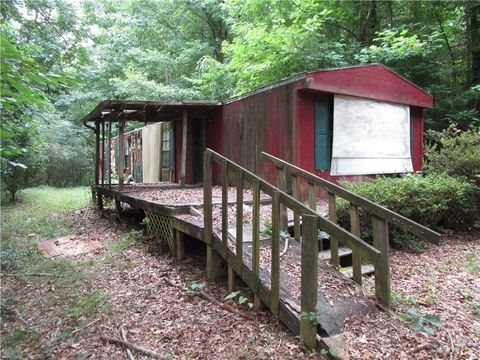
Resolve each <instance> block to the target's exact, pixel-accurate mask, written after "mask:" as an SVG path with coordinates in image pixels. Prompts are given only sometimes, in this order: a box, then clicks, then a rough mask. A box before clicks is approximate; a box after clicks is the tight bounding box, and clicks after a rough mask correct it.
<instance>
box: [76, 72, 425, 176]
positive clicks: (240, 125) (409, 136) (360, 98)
mask: <svg viewBox="0 0 480 360" xmlns="http://www.w3.org/2000/svg"><path fill="white" fill-rule="evenodd" d="M432 105H433V99H432V97H431V96H430V95H429V94H427V93H426V92H424V91H423V90H421V89H420V88H418V87H417V86H416V85H414V84H412V83H411V82H409V81H408V80H406V79H404V78H403V77H401V76H399V75H397V74H396V73H394V72H393V71H392V70H390V69H388V68H387V67H385V66H383V65H380V64H373V65H363V66H354V67H347V68H337V69H326V70H317V71H312V72H306V73H302V74H298V75H295V76H292V77H290V78H288V79H284V80H281V81H278V82H276V83H274V84H271V85H268V86H265V87H262V88H260V89H257V90H255V91H253V92H251V93H248V94H245V95H242V96H239V97H237V98H234V99H231V100H228V101H224V102H220V101H188V102H175V103H172V102H155V101H138V102H137V101H123V100H112V101H104V102H102V103H100V104H99V105H98V106H97V108H96V109H95V110H94V111H92V112H91V113H90V114H89V115H87V116H86V117H85V119H84V122H85V123H88V122H92V121H93V122H95V123H96V125H97V127H98V133H100V132H101V131H100V129H101V128H102V126H101V124H105V122H112V121H113V122H118V121H142V122H145V123H153V122H159V121H161V122H168V123H170V124H169V125H168V127H169V128H170V129H172V132H173V133H172V135H171V140H170V142H171V143H170V145H169V146H170V149H171V152H172V153H171V155H170V158H171V162H173V164H172V166H171V170H172V172H173V174H172V175H173V176H170V177H169V179H172V180H173V182H180V183H182V184H195V183H201V182H202V179H203V175H202V169H203V164H202V162H203V157H202V154H203V152H204V150H205V149H206V148H211V149H213V150H215V151H217V152H219V153H221V154H223V155H224V156H226V157H227V158H229V159H231V160H233V161H235V162H237V163H239V164H240V165H242V166H243V167H245V168H247V169H248V170H250V171H252V172H255V173H257V174H259V175H261V176H262V177H264V178H265V179H266V180H268V181H271V182H274V183H275V178H274V177H275V176H274V174H275V172H274V171H273V168H272V165H271V164H270V163H267V162H265V161H263V160H262V159H261V157H260V154H261V152H262V151H265V152H267V153H270V154H272V155H274V156H277V157H279V158H282V159H284V160H286V161H288V162H290V163H293V164H294V165H297V166H298V167H300V168H302V169H305V170H307V171H309V172H311V173H314V174H316V175H319V176H321V177H323V178H326V179H328V180H333V181H336V180H338V179H340V178H349V179H351V180H360V179H362V178H364V177H365V176H371V175H376V174H395V173H408V172H412V171H416V170H419V169H420V168H421V166H422V157H423V109H424V108H431V107H432ZM107 127H108V126H107ZM103 138H105V134H104V137H103ZM172 142H173V144H172ZM139 143H142V142H139ZM149 151H150V150H149ZM158 151H162V149H158ZM162 156H163V155H162ZM154 158H155V157H154ZM143 167H144V169H145V164H143ZM99 173H102V170H101V166H100V169H99ZM218 176H219V174H215V177H216V178H217V179H218ZM160 179H161V180H162V179H163V178H162V176H160ZM97 183H98V178H97Z"/></svg>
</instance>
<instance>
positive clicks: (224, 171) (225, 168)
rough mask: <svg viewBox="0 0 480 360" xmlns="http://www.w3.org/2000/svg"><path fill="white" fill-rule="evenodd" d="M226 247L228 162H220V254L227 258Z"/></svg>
mask: <svg viewBox="0 0 480 360" xmlns="http://www.w3.org/2000/svg"><path fill="white" fill-rule="evenodd" d="M227 248H228V163H227V162H226V161H223V162H222V256H223V257H224V258H225V259H226V258H227Z"/></svg>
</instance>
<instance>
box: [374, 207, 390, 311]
mask: <svg viewBox="0 0 480 360" xmlns="http://www.w3.org/2000/svg"><path fill="white" fill-rule="evenodd" d="M372 225H373V246H375V248H377V250H380V252H381V254H380V255H379V256H378V258H377V261H376V263H375V296H376V298H377V301H378V302H379V303H380V304H382V305H383V306H386V307H389V306H390V260H389V253H388V222H387V221H386V220H385V219H381V218H379V217H377V216H374V215H373V216H372Z"/></svg>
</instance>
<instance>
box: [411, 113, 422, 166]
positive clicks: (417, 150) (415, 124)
mask: <svg viewBox="0 0 480 360" xmlns="http://www.w3.org/2000/svg"><path fill="white" fill-rule="evenodd" d="M410 121H412V128H413V131H412V133H413V135H412V162H413V171H419V170H421V169H422V166H423V109H422V108H419V107H415V106H410Z"/></svg>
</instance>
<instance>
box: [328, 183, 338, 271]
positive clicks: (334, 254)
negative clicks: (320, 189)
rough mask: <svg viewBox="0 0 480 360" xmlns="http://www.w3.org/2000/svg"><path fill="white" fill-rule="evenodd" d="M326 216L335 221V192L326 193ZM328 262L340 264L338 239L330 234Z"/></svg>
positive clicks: (334, 264) (335, 264)
mask: <svg viewBox="0 0 480 360" xmlns="http://www.w3.org/2000/svg"><path fill="white" fill-rule="evenodd" d="M328 217H329V219H330V221H331V222H333V223H335V224H336V223H337V200H336V197H335V194H332V193H331V192H329V193H328ZM330 252H331V256H330V264H332V265H333V266H340V257H339V254H338V240H337V238H336V237H335V236H331V235H330Z"/></svg>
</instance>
